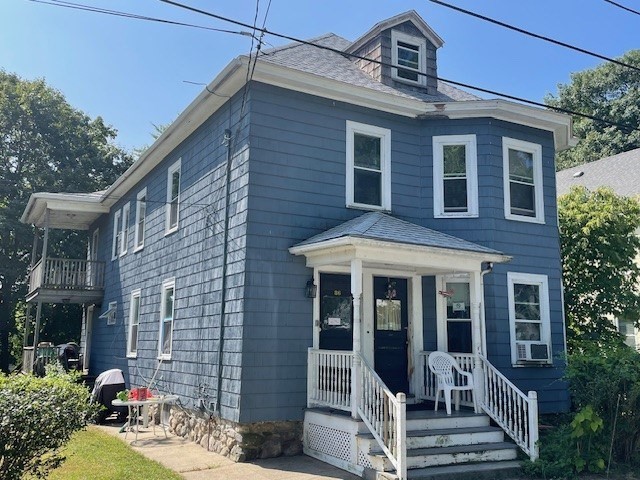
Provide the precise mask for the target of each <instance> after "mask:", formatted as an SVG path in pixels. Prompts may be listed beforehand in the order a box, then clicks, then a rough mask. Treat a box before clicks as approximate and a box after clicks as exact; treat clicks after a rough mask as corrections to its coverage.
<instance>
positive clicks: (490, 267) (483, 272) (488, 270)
mask: <svg viewBox="0 0 640 480" xmlns="http://www.w3.org/2000/svg"><path fill="white" fill-rule="evenodd" d="M483 266H484V267H485V268H482V267H483ZM480 268H481V270H480V293H481V295H482V308H481V309H480V328H481V330H482V338H481V339H480V340H481V342H480V344H481V350H482V354H483V355H484V356H486V355H487V325H486V323H485V321H486V320H485V301H484V276H485V275H486V274H487V273H491V272H492V271H493V262H483V264H482V266H481V267H480Z"/></svg>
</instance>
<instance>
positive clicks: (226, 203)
mask: <svg viewBox="0 0 640 480" xmlns="http://www.w3.org/2000/svg"><path fill="white" fill-rule="evenodd" d="M232 140H233V137H232V134H231V130H229V129H228V128H227V129H225V131H224V142H225V143H226V144H227V165H226V171H225V185H224V188H225V195H224V234H223V236H222V282H221V287H220V288H221V292H222V293H221V299H220V301H221V304H220V335H219V339H218V374H217V375H218V387H217V389H216V406H215V409H214V412H215V413H217V414H218V416H220V403H221V397H222V394H221V390H222V352H223V348H222V347H223V345H224V321H225V313H226V301H225V299H226V289H227V263H228V262H227V252H228V249H229V247H228V244H229V198H230V196H231V195H230V187H231V149H232Z"/></svg>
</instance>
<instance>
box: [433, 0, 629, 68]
mask: <svg viewBox="0 0 640 480" xmlns="http://www.w3.org/2000/svg"><path fill="white" fill-rule="evenodd" d="M429 1H430V2H432V3H435V4H438V5H441V6H443V7H447V8H450V9H452V10H455V11H457V12H460V13H464V14H465V15H470V16H472V17H475V18H479V19H480V20H484V21H486V22H490V23H493V24H495V25H499V26H501V27H504V28H508V29H509V30H513V31H514V32H518V33H522V34H523V35H528V36H530V37H533V38H537V39H539V40H544V41H545V42H549V43H553V44H554V45H559V46H561V47H565V48H568V49H570V50H574V51H576V52H580V53H584V54H586V55H590V56H592V57H595V58H599V59H601V60H606V61H607V62H611V63H615V64H616V65H620V66H621V67H627V68H631V69H632V70H636V71H638V72H640V67H636V66H635V65H631V64H629V63H624V62H621V61H620V60H616V59H615V58H611V57H607V56H605V55H601V54H599V53H596V52H592V51H590V50H586V49H584V48H581V47H576V46H575V45H571V44H569V43H565V42H561V41H560V40H556V39H554V38H551V37H546V36H544V35H540V34H538V33H533V32H530V31H529V30H525V29H523V28H519V27H515V26H513V25H510V24H508V23H505V22H501V21H500V20H496V19H494V18H490V17H486V16H484V15H480V14H479V13H476V12H472V11H471V10H465V9H464V8H460V7H456V6H455V5H451V4H450V3H446V2H443V1H442V0H429ZM607 1H609V0H605V2H607ZM609 3H614V2H609ZM614 5H617V4H615V3H614Z"/></svg>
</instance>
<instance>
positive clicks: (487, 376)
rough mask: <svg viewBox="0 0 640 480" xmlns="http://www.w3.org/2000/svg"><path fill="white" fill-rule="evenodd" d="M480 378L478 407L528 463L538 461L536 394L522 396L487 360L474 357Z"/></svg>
mask: <svg viewBox="0 0 640 480" xmlns="http://www.w3.org/2000/svg"><path fill="white" fill-rule="evenodd" d="M478 359H479V360H480V364H481V367H482V375H483V380H484V381H483V390H484V392H483V395H482V396H481V397H482V398H480V402H479V404H480V407H481V408H482V410H484V411H485V412H486V413H487V415H489V416H490V417H491V418H492V419H493V421H494V422H496V424H498V426H499V427H501V428H502V429H503V430H504V431H505V433H506V434H507V435H509V436H510V437H511V438H512V439H513V441H514V442H515V443H516V445H518V446H519V447H520V448H521V449H522V451H524V452H525V453H526V454H527V455H529V458H530V459H531V461H534V460H536V459H537V458H538V445H537V442H538V394H537V393H536V392H535V391H530V392H529V393H528V394H524V393H523V392H522V391H521V390H520V389H518V387H516V386H515V385H514V384H513V383H511V381H509V379H508V378H507V377H505V376H504V375H503V374H502V373H500V371H498V369H497V368H496V367H494V366H493V365H492V364H491V363H490V362H489V360H487V359H486V358H485V357H484V356H482V355H478Z"/></svg>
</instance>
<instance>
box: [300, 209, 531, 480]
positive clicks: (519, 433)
mask: <svg viewBox="0 0 640 480" xmlns="http://www.w3.org/2000/svg"><path fill="white" fill-rule="evenodd" d="M290 252H291V253H293V254H295V255H304V256H305V257H306V265H307V267H310V268H313V279H312V280H310V283H309V285H310V286H313V287H315V288H310V289H309V291H310V292H313V291H314V290H317V292H318V293H319V295H313V297H314V300H313V319H314V321H313V326H314V329H313V348H311V349H310V350H309V353H308V369H309V370H308V376H307V381H308V385H307V404H308V407H309V408H310V409H313V410H310V411H309V412H308V413H307V415H305V426H308V427H309V428H307V429H306V430H305V439H304V443H305V449H306V450H305V451H306V452H307V453H308V454H310V455H316V456H317V457H318V458H321V459H324V460H325V461H328V462H329V463H333V464H334V465H337V466H340V467H341V468H344V469H346V470H349V471H351V472H353V473H356V474H359V475H363V474H364V472H365V469H367V468H373V469H374V470H377V471H383V470H384V471H389V470H391V471H394V472H395V475H396V478H399V479H402V480H404V479H406V478H407V470H408V469H418V468H424V467H431V466H433V465H442V463H441V462H443V461H444V460H442V459H443V458H448V459H449V460H450V461H451V463H459V462H488V461H491V462H492V461H507V460H510V459H513V458H515V452H514V450H513V448H515V445H517V446H518V447H519V448H520V449H522V450H523V451H524V452H525V453H526V454H527V455H528V456H529V457H530V458H532V459H535V458H536V457H537V447H536V441H537V431H538V430H537V428H538V427H537V422H538V418H537V397H536V393H535V392H529V393H528V394H525V393H523V392H521V391H520V390H518V388H517V387H516V386H515V385H514V384H513V383H512V382H510V381H509V380H508V379H507V378H506V377H505V376H504V375H503V374H502V373H501V372H499V371H498V370H497V369H496V368H495V367H494V366H493V365H492V364H491V363H490V362H489V361H488V360H487V357H486V334H485V321H484V315H485V312H484V284H483V278H484V276H485V275H486V274H488V273H490V272H491V271H492V264H493V263H498V262H500V263H502V262H506V261H509V260H510V257H508V256H506V255H504V254H502V253H501V252H498V251H495V250H492V249H489V248H486V247H483V246H481V245H477V244H473V243H470V242H467V241H465V240H462V239H459V238H456V237H452V236H450V235H446V234H443V233H440V232H437V231H434V230H431V229H427V228H425V227H422V226H419V225H415V224H412V223H409V222H405V221H402V220H399V219H397V218H394V217H391V216H389V215H386V214H383V213H379V212H370V213H366V214H364V215H362V216H361V217H357V218H355V219H353V220H350V221H348V222H345V223H344V224H342V225H339V226H337V227H335V228H333V229H330V230H328V231H326V232H324V233H321V234H319V235H316V236H315V237H312V238H310V239H308V240H306V241H304V242H302V243H300V244H298V245H296V246H294V247H292V248H291V249H290ZM433 350H438V351H445V352H448V353H450V354H451V355H453V356H454V358H455V359H456V361H457V362H458V364H459V366H460V367H461V368H462V370H463V371H465V372H469V373H471V374H472V378H473V380H474V390H473V391H472V392H471V391H467V392H461V396H462V398H461V399H460V400H461V402H460V403H461V405H463V406H465V407H467V408H472V409H473V410H472V411H471V417H470V418H471V419H469V418H467V419H465V421H464V422H463V424H461V425H460V429H461V430H456V431H451V430H450V429H448V428H444V427H443V426H442V425H443V424H442V423H438V422H442V419H441V420H438V421H436V422H434V421H431V420H429V421H424V419H419V420H417V421H414V420H415V419H411V418H408V416H407V403H408V402H409V403H420V402H424V401H434V400H435V393H436V379H435V377H434V376H433V374H432V373H431V372H430V370H429V368H428V363H427V359H428V356H429V353H430V352H431V351H433ZM442 408H443V409H444V406H442ZM317 409H331V410H333V411H340V412H344V413H343V415H348V417H349V418H350V419H351V420H350V421H349V422H345V421H342V422H340V421H339V420H338V421H336V419H335V418H334V417H333V416H332V415H328V414H327V413H326V411H325V412H324V413H322V412H319V411H318V410H317ZM333 415H335V414H333ZM413 415H414V413H412V414H411V415H410V417H411V416H413ZM311 417H313V419H314V422H316V423H313V422H311V421H308V418H311ZM437 417H441V415H437ZM489 419H491V420H492V421H493V422H495V424H496V425H498V426H499V427H500V430H501V431H500V435H503V432H504V433H506V434H507V435H508V436H510V437H511V439H512V440H513V442H514V443H511V444H505V442H503V441H492V442H490V443H480V444H477V445H475V444H474V440H473V438H474V435H475V433H474V431H473V429H474V428H479V426H478V425H474V424H473V422H476V421H480V422H482V428H488V427H489ZM450 421H451V417H448V418H447V417H446V416H445V417H444V423H445V424H447V422H449V423H450ZM318 422H319V423H318ZM466 422H471V423H470V424H469V423H466ZM454 423H455V422H454ZM312 424H313V425H315V426H314V427H312ZM341 425H344V426H346V430H345V429H344V428H342V427H341ZM469 429H471V430H469ZM363 431H365V433H366V435H370V436H371V442H368V443H367V442H363V441H362V438H363ZM476 433H477V432H476ZM484 433H485V432H482V435H481V437H482V436H483V435H484ZM319 434H320V435H322V436H324V437H326V438H325V439H324V440H322V441H320V440H318V438H317V435H319ZM416 436H418V437H420V439H419V440H416ZM434 436H435V437H438V436H440V437H442V438H446V439H451V438H457V439H459V440H458V441H457V442H458V443H457V444H455V445H451V446H450V447H451V448H452V449H453V450H451V451H450V452H454V453H450V452H448V453H447V454H446V455H445V454H443V450H440V451H438V452H437V453H435V456H432V455H434V453H433V452H423V450H425V448H426V449H427V450H428V449H429V448H432V446H431V443H432V442H434V441H435V440H434V438H435V437H434ZM329 437H330V438H331V440H327V438H329ZM336 441H337V442H342V443H343V444H344V446H345V448H346V449H347V451H350V452H351V454H350V456H349V458H346V457H334V456H332V455H331V454H330V453H329V451H324V450H322V449H320V450H319V449H317V448H312V446H313V445H324V446H331V445H334V444H335V442H336ZM447 441H448V440H447ZM374 444H375V446H373V445H374ZM514 444H515V445H514ZM416 445H417V446H416ZM425 445H426V446H427V447H425ZM447 448H449V447H447ZM486 452H492V453H486ZM380 456H383V457H384V459H382V460H381V459H380V458H379V457H380ZM449 460H447V461H449ZM474 468H475V466H474Z"/></svg>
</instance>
